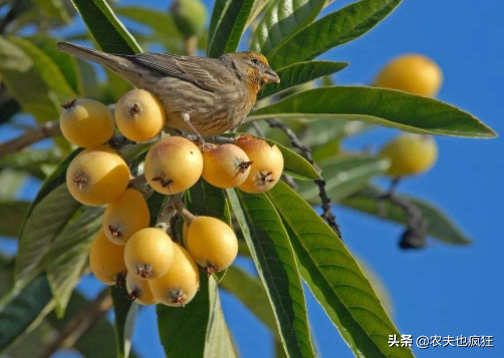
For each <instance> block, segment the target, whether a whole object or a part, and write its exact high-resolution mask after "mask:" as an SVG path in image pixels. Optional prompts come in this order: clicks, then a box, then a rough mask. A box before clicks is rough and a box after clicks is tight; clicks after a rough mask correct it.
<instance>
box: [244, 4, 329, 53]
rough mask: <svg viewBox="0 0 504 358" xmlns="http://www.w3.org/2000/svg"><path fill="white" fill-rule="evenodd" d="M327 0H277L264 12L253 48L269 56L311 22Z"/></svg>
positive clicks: (255, 35) (252, 44) (255, 33)
mask: <svg viewBox="0 0 504 358" xmlns="http://www.w3.org/2000/svg"><path fill="white" fill-rule="evenodd" d="M324 4H325V0H275V1H273V3H272V4H271V6H270V7H268V9H267V10H266V12H265V13H264V16H263V17H262V19H261V21H260V22H259V24H258V25H257V28H256V30H255V32H254V35H253V37H252V43H251V45H250V48H251V50H253V51H257V52H261V53H262V54H263V55H265V56H267V55H268V54H269V53H270V52H271V50H272V49H274V48H275V47H277V46H279V45H280V44H282V43H284V42H285V41H287V40H288V39H289V38H290V37H291V36H292V35H293V34H294V33H295V32H296V31H297V30H299V29H301V28H303V27H304V26H306V25H308V24H309V23H311V22H312V21H313V20H314V19H315V18H316V17H317V15H318V14H319V13H320V11H321V10H322V8H323V7H324Z"/></svg>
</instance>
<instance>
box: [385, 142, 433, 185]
mask: <svg viewBox="0 0 504 358" xmlns="http://www.w3.org/2000/svg"><path fill="white" fill-rule="evenodd" d="M380 154H381V155H383V156H385V157H388V158H389V159H390V167H389V169H388V171H387V175H389V176H394V177H402V176H407V175H414V174H419V173H422V172H425V171H427V170H429V169H430V168H431V167H432V166H433V165H434V163H435V162H436V160H437V156H438V148H437V144H436V141H435V140H434V138H432V136H428V135H418V134H409V133H408V134H402V135H400V136H398V137H396V138H394V139H393V140H392V141H390V142H389V143H387V144H386V145H385V146H384V147H383V148H382V150H381V151H380Z"/></svg>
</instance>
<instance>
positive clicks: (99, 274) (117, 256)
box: [89, 230, 126, 286]
mask: <svg viewBox="0 0 504 358" xmlns="http://www.w3.org/2000/svg"><path fill="white" fill-rule="evenodd" d="M89 264H90V266H91V271H92V272H93V274H94V275H95V276H96V278H97V279H98V280H100V281H101V282H103V283H104V284H106V285H109V286H111V285H115V284H117V283H119V282H121V281H123V280H124V279H125V278H126V265H125V263H124V246H119V245H116V244H114V243H113V242H111V241H110V240H109V239H107V237H106V236H105V233H104V232H103V230H100V231H99V232H98V233H97V234H96V236H95V238H94V240H93V243H92V244H91V251H90V253H89Z"/></svg>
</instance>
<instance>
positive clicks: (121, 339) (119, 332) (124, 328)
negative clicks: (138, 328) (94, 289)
mask: <svg viewBox="0 0 504 358" xmlns="http://www.w3.org/2000/svg"><path fill="white" fill-rule="evenodd" d="M110 294H111V295H112V300H113V302H114V313H115V330H116V343H117V358H127V357H129V354H130V351H131V338H132V337H133V330H134V328H135V320H136V316H137V312H138V304H137V303H136V302H133V301H132V300H131V299H130V298H129V297H128V291H126V287H124V286H123V287H110Z"/></svg>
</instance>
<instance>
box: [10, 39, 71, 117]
mask: <svg viewBox="0 0 504 358" xmlns="http://www.w3.org/2000/svg"><path fill="white" fill-rule="evenodd" d="M9 41H10V42H11V43H13V44H14V45H16V46H18V47H19V48H20V49H22V50H23V51H24V53H25V54H27V55H28V56H30V58H31V59H32V61H33V65H34V66H35V69H36V71H37V72H38V73H39V75H40V76H41V77H42V79H43V80H44V82H45V83H46V85H47V87H49V88H51V89H52V90H53V91H54V92H55V93H57V94H58V95H60V96H63V100H67V99H70V98H74V97H75V96H76V93H75V92H74V90H73V89H72V88H71V87H70V85H69V84H68V83H67V81H66V78H65V76H64V75H63V72H62V70H61V69H60V68H59V67H58V65H57V64H56V63H55V62H54V61H53V60H52V59H51V57H49V56H48V55H47V54H46V53H45V52H44V51H42V50H41V49H40V48H39V47H38V46H37V45H36V44H35V43H34V42H32V41H30V40H27V39H24V38H21V37H14V36H12V37H9ZM56 118H57V117H55V118H54V119H56Z"/></svg>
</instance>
